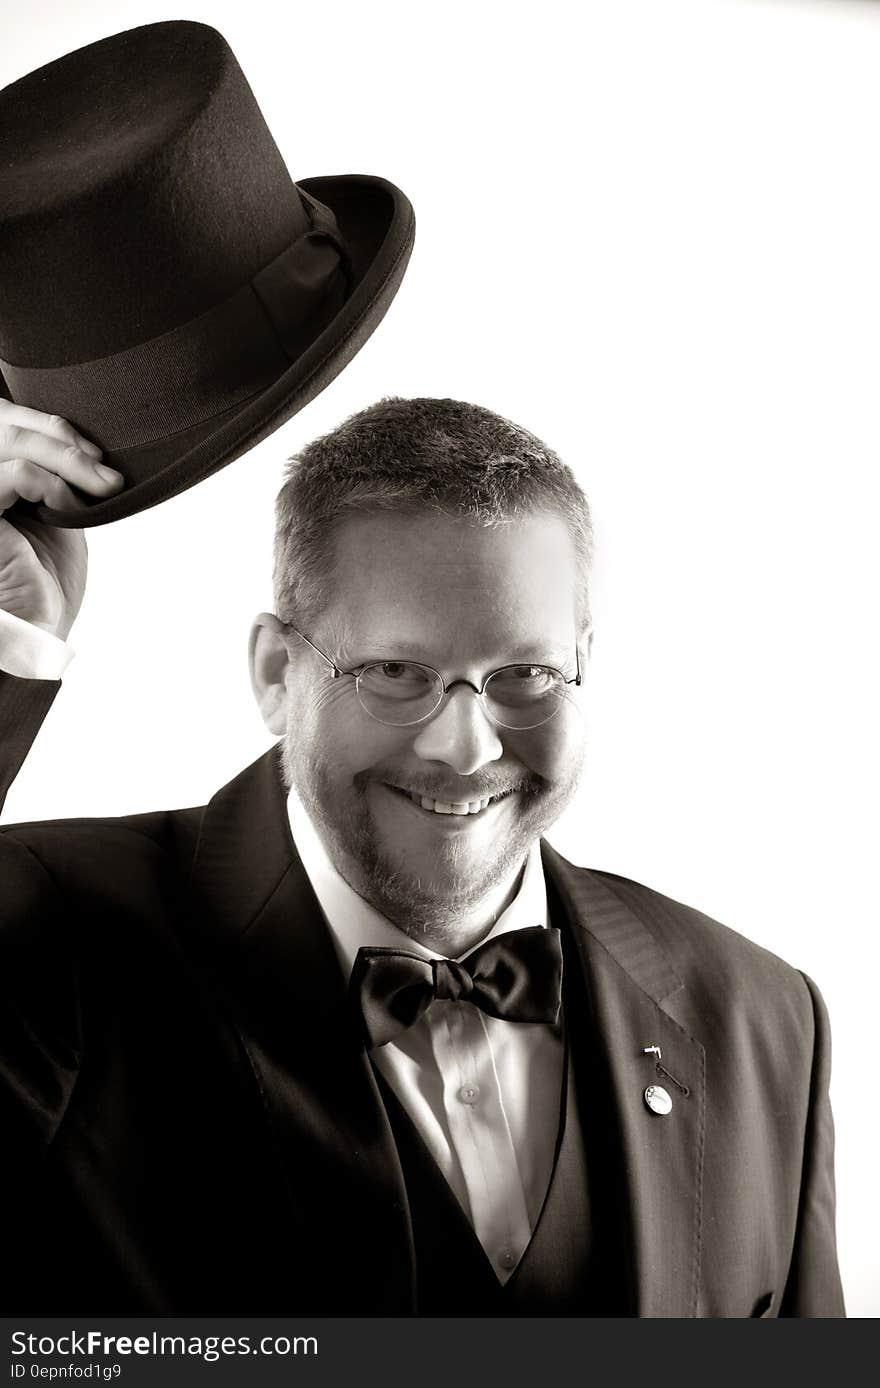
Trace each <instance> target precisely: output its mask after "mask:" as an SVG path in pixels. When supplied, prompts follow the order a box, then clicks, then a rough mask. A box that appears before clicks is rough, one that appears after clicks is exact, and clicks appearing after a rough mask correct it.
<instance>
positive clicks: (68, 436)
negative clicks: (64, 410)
mask: <svg viewBox="0 0 880 1388" xmlns="http://www.w3.org/2000/svg"><path fill="white" fill-rule="evenodd" d="M3 424H15V425H18V427H19V428H21V429H32V430H33V431H34V433H37V434H48V436H49V437H50V438H53V439H60V440H61V442H62V443H72V444H73V445H74V447H75V448H81V449H82V450H83V452H84V453H88V454H89V456H90V457H93V458H100V457H101V449H100V448H99V447H98V445H97V444H96V443H92V441H91V439H87V438H86V437H85V435H84V434H80V433H79V432H78V431H77V430H76V429H74V427H73V425H72V424H71V423H70V422H69V421H68V420H66V419H62V418H61V416H60V415H57V414H44V413H43V411H42V410H33V409H31V408H30V406H29V405H16V403H15V401H14V400H3V399H0V427H2V425H3Z"/></svg>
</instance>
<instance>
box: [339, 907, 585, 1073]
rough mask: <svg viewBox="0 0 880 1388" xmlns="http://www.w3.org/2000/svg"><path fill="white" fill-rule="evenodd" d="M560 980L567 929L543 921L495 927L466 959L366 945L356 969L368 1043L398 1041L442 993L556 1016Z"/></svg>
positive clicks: (532, 1016)
mask: <svg viewBox="0 0 880 1388" xmlns="http://www.w3.org/2000/svg"><path fill="white" fill-rule="evenodd" d="M561 986H562V942H561V937H560V934H559V931H558V930H555V929H552V928H551V929H545V928H544V927H543V926H541V925H532V926H528V927H526V929H524V930H511V931H509V932H508V933H507V934H506V935H496V936H495V937H494V938H493V939H491V940H487V941H486V943H485V944H482V945H478V946H477V948H476V949H475V950H472V951H471V953H470V954H469V955H467V957H466V958H464V959H462V960H455V959H424V958H423V957H422V956H421V955H419V954H410V953H408V951H406V950H400V949H378V948H377V949H369V948H366V949H363V948H362V949H359V950H358V952H357V956H356V958H355V961H354V968H353V969H352V974H351V995H352V998H353V1000H354V1001H355V1003H359V1005H360V1013H361V1017H362V1018H363V1023H364V1031H365V1033H366V1040H367V1046H368V1047H370V1048H371V1047H373V1046H384V1045H386V1043H387V1042H389V1041H392V1040H393V1039H394V1037H395V1036H397V1035H398V1034H399V1033H400V1032H402V1031H406V1029H407V1027H411V1026H413V1025H414V1024H415V1023H416V1022H417V1021H418V1020H419V1018H420V1017H421V1016H422V1015H423V1013H425V1012H426V1011H427V1010H428V1008H429V1007H430V1006H431V1004H432V1003H433V1002H435V1001H438V1000H439V1001H445V1002H470V1003H473V1005H474V1006H475V1007H479V1008H480V1010H481V1011H482V1012H486V1013H488V1015H489V1016H490V1017H500V1018H502V1020H504V1021H508V1022H551V1023H554V1022H555V1021H556V1020H557V1018H558V1016H559V1006H560V1000H561Z"/></svg>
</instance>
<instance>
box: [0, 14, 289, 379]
mask: <svg viewBox="0 0 880 1388" xmlns="http://www.w3.org/2000/svg"><path fill="white" fill-rule="evenodd" d="M0 168H2V170H3V177H2V180H0V358H3V359H5V360H6V361H8V362H12V363H15V364H18V365H21V366H56V365H64V364H66V363H69V362H76V361H84V360H89V359H91V358H96V357H102V356H105V355H106V354H108V353H112V352H117V351H122V350H124V349H125V348H127V347H129V346H131V345H133V344H135V343H138V342H143V341H146V340H148V339H150V338H153V337H156V336H158V335H159V334H161V333H164V332H166V331H168V330H169V329H171V328H174V327H176V326H177V325H178V324H179V323H182V322H185V321H187V320H189V319H191V318H193V317H195V316H197V315H198V314H200V313H202V312H204V311H206V310H207V309H209V308H210V307H211V306H212V305H213V304H215V303H216V302H218V300H221V299H223V298H225V297H227V296H229V295H230V294H232V293H234V292H235V291H236V290H237V289H238V288H239V286H241V285H242V284H243V283H245V282H247V281H248V280H249V279H250V278H252V277H253V276H254V275H255V274H256V273H257V272H258V271H259V270H260V269H261V268H262V267H263V266H264V265H266V264H268V263H269V262H270V261H272V260H273V259H274V258H275V257H276V256H277V255H279V254H280V253H281V251H282V250H283V249H284V248H285V247H286V246H288V245H289V244H290V243H291V242H293V241H294V240H295V239H296V238H297V237H298V236H300V235H302V233H303V231H304V230H305V229H306V228H307V226H308V218H307V215H306V212H305V209H304V208H303V205H302V203H301V200H300V198H299V195H298V193H297V189H296V187H295V185H294V184H293V182H292V180H291V178H290V175H289V174H288V172H287V169H286V167H285V165H284V161H283V160H282V158H281V155H280V153H279V151H278V148H277V146H276V145H275V142H274V140H273V139H272V136H271V134H270V132H269V129H268V127H267V125H266V123H265V121H264V119H263V116H262V114H261V112H260V109H259V107H258V105H257V103H256V100H255V98H254V95H253V93H252V91H251V89H250V87H249V85H248V83H247V81H246V79H245V77H244V74H243V73H242V71H241V68H240V67H239V65H238V62H237V61H236V58H235V56H234V54H233V53H232V50H231V49H230V48H229V46H228V44H227V43H226V41H225V39H223V37H222V35H220V34H219V33H217V31H216V30H214V29H212V28H210V26H208V25H204V24H197V23H193V22H190V21H178V20H175V21H169V22H165V23H160V24H150V25H145V26H142V27H141V28H138V29H133V30H129V31H127V32H125V33H122V34H117V35H114V36H113V37H111V38H107V39H102V40H100V41H99V42H97V43H94V44H90V45H88V46H87V47H85V48H81V49H78V50H77V51H76V52H75V53H71V54H68V55H67V56H66V57H64V58H60V59H58V60H57V61H55V62H52V63H49V64H48V65H47V66H45V67H43V68H40V69H38V70H37V71H36V72H32V73H30V74H29V75H28V76H26V77H23V78H22V79H21V80H20V81H18V82H15V83H13V84H12V85H11V86H9V87H7V88H6V89H5V90H4V91H2V92H0Z"/></svg>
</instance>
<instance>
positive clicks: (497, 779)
mask: <svg viewBox="0 0 880 1388" xmlns="http://www.w3.org/2000/svg"><path fill="white" fill-rule="evenodd" d="M353 783H354V785H355V787H356V789H357V790H358V791H359V792H361V793H363V792H364V791H365V790H366V788H367V786H368V785H371V784H375V783H379V784H381V785H387V786H394V787H396V789H397V790H402V791H407V792H409V791H412V793H413V794H415V795H424V796H425V797H426V798H427V799H430V800H440V801H445V802H446V803H447V804H452V805H456V804H463V803H465V802H467V801H472V800H486V799H488V798H489V797H490V796H492V797H495V798H496V799H497V798H500V797H501V796H502V795H512V794H514V793H519V794H521V795H540V794H542V793H543V792H544V791H545V790H546V789H547V783H546V781H545V780H544V778H543V777H542V776H537V775H534V774H530V775H525V776H524V775H511V774H510V773H508V774H507V775H504V774H503V773H499V774H497V775H491V774H490V773H489V771H488V768H487V770H486V771H484V772H483V773H482V774H481V775H480V777H479V779H476V778H474V779H471V780H468V781H467V783H466V784H461V783H460V782H459V783H458V784H457V785H450V783H449V782H448V781H440V780H438V779H437V777H436V776H432V777H429V776H426V775H425V774H424V773H419V772H414V773H412V774H407V773H406V772H403V771H399V770H394V769H392V768H390V767H389V768H387V769H385V768H382V767H375V766H371V767H370V768H369V769H368V770H366V771H358V772H356V773H355V775H354V777H353Z"/></svg>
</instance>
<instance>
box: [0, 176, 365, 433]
mask: <svg viewBox="0 0 880 1388" xmlns="http://www.w3.org/2000/svg"><path fill="white" fill-rule="evenodd" d="M297 191H299V190H297ZM301 196H302V199H303V202H304V203H305V205H306V210H307V211H308V213H309V216H310V219H311V223H312V225H311V227H310V229H309V230H308V231H307V232H305V233H304V234H303V235H302V236H300V237H299V238H298V239H297V240H296V241H294V242H293V244H292V245H290V246H288V247H287V249H286V250H284V251H282V252H281V254H280V255H279V256H277V257H276V259H275V260H273V261H271V262H270V264H268V265H265V266H264V267H263V269H262V270H260V271H259V272H258V273H257V274H256V275H255V276H254V278H253V279H252V280H250V281H249V283H248V284H246V285H243V286H242V288H241V289H239V290H238V291H237V292H236V293H235V294H233V295H232V296H231V298H229V299H226V300H224V302H223V303H221V304H216V305H215V306H214V307H213V308H210V309H208V310H207V311H206V312H205V313H202V314H200V315H199V316H198V317H197V318H193V319H190V321H189V322H188V323H182V324H181V325H180V326H179V327H177V328H172V329H171V330H170V331H169V332H167V333H162V334H161V335H160V336H159V337H154V338H151V339H150V341H148V342H142V343H139V344H138V345H137V346H136V347H130V348H128V349H127V350H126V351H124V352H117V353H114V354H113V355H112V356H108V357H100V358H97V359H96V360H94V361H87V362H76V363H72V364H71V365H68V366H54V367H22V366H15V365H13V364H12V363H10V362H5V361H2V360H0V371H2V372H3V376H4V378H5V380H6V383H7V385H8V387H9V391H10V393H11V395H12V399H13V400H14V401H15V402H16V404H19V405H29V406H31V407H32V408H33V409H37V410H43V411H45V412H47V413H50V414H57V415H61V416H62V417H63V418H64V419H69V420H70V422H71V423H72V424H74V425H75V426H76V428H77V429H79V430H80V431H81V432H82V433H83V434H85V435H87V437H89V438H91V439H93V440H94V441H95V443H97V444H99V445H100V446H101V447H102V448H103V449H105V450H107V451H111V452H112V451H116V450H119V449H125V448H137V447H138V446H140V445H142V444H146V443H155V442H158V441H159V440H160V439H163V438H167V437H168V436H169V435H171V434H175V433H178V432H179V431H180V430H183V429H188V428H191V427H192V426H193V425H197V424H201V423H202V422H204V421H205V420H207V419H210V418H212V416H214V415H216V414H220V413H221V412H222V411H223V410H226V409H229V408H230V407H231V406H233V405H236V404H239V403H240V402H242V401H244V400H247V399H248V398H249V397H251V396H253V395H256V394H257V392H258V391H260V390H262V389H264V388H265V387H267V386H269V385H271V384H272V382H273V381H275V380H276V379H277V378H278V377H279V376H280V375H281V374H282V372H283V371H285V370H286V369H287V367H288V366H289V365H290V364H291V362H294V361H296V360H297V359H298V358H299V357H300V356H302V354H303V352H304V351H305V350H306V348H307V347H309V346H310V345H311V343H312V342H313V341H314V340H315V338H316V337H317V336H318V334H319V333H320V332H321V331H322V329H323V328H325V327H326V326H327V324H328V323H329V322H330V321H331V319H332V318H334V317H335V315H336V314H337V313H338V312H339V310H340V309H341V308H342V305H343V304H344V302H345V298H346V294H347V291H348V278H349V276H348V258H347V255H346V251H345V248H344V245H343V243H342V241H341V239H340V236H339V232H338V229H337V227H336V221H335V218H334V217H333V214H332V212H331V211H330V210H329V208H326V207H324V206H323V205H322V204H321V203H318V202H316V201H315V200H314V199H313V198H310V197H308V195H307V194H305V193H301Z"/></svg>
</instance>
